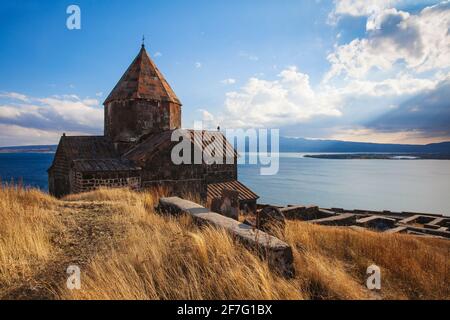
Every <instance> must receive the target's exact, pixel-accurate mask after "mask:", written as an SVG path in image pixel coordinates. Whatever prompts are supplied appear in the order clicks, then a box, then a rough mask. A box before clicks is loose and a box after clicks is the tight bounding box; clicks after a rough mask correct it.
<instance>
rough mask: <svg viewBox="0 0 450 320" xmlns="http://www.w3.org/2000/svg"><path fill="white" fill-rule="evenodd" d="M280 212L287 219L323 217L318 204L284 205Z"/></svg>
mask: <svg viewBox="0 0 450 320" xmlns="http://www.w3.org/2000/svg"><path fill="white" fill-rule="evenodd" d="M280 212H281V213H282V214H283V215H284V217H285V218H286V219H292V220H312V219H318V218H321V216H319V215H320V212H319V207H318V206H293V207H284V208H281V209H280Z"/></svg>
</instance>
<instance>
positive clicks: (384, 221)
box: [356, 215, 396, 231]
mask: <svg viewBox="0 0 450 320" xmlns="http://www.w3.org/2000/svg"><path fill="white" fill-rule="evenodd" d="M356 223H357V224H358V225H360V226H363V227H365V228H370V229H375V230H380V231H383V230H387V229H391V228H393V227H394V226H395V223H396V220H395V219H391V218H386V217H381V216H376V215H374V216H368V217H365V218H361V219H358V220H356Z"/></svg>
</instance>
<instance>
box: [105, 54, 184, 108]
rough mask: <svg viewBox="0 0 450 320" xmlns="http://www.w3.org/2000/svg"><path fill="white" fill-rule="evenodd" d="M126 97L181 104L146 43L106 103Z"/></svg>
mask: <svg viewBox="0 0 450 320" xmlns="http://www.w3.org/2000/svg"><path fill="white" fill-rule="evenodd" d="M126 99H146V100H160V101H168V102H173V103H177V104H179V105H181V102H180V100H179V99H178V98H177V96H176V94H175V92H174V91H173V90H172V88H171V87H170V85H169V83H168V82H167V81H166V79H165V78H164V76H163V75H162V73H161V72H160V71H159V69H158V67H156V65H155V63H154V62H153V61H152V59H151V58H150V57H149V56H148V54H147V51H146V50H145V47H144V45H142V48H141V50H140V51H139V54H138V55H137V57H136V58H135V59H134V60H133V62H132V63H131V65H130V66H129V67H128V69H127V71H125V73H124V75H123V76H122V78H121V79H120V80H119V82H118V83H117V84H116V86H115V87H114V89H113V90H112V91H111V93H110V94H109V96H108V97H107V98H106V100H105V102H104V104H106V103H108V102H110V101H113V100H126Z"/></svg>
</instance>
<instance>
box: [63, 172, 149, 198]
mask: <svg viewBox="0 0 450 320" xmlns="http://www.w3.org/2000/svg"><path fill="white" fill-rule="evenodd" d="M70 180H71V186H72V192H73V193H78V192H86V191H91V190H95V189H98V188H100V187H108V188H124V187H128V188H131V189H133V190H139V189H140V187H141V178H140V176H139V175H138V173H136V172H126V171H124V172H97V173H82V172H77V171H75V170H72V171H71V175H70Z"/></svg>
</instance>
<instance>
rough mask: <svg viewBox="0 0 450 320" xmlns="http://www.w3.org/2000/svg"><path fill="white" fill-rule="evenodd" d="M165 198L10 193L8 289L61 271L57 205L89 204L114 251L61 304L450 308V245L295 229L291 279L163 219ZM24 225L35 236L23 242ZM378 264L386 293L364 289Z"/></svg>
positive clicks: (183, 220)
mask: <svg viewBox="0 0 450 320" xmlns="http://www.w3.org/2000/svg"><path fill="white" fill-rule="evenodd" d="M162 194H164V190H158V191H155V192H145V193H136V192H133V191H130V190H120V189H113V190H107V189H103V190H97V191H93V192H89V193H85V194H79V195H71V196H68V197H67V198H65V199H63V200H62V201H57V200H54V199H53V198H51V197H49V196H47V195H44V194H42V193H40V192H38V191H34V190H30V191H23V190H13V189H11V188H9V189H8V188H7V189H6V190H5V189H4V190H2V192H1V193H0V200H1V203H2V207H1V208H2V210H1V211H2V212H1V213H0V215H1V219H2V220H1V221H0V232H1V242H0V252H1V253H0V259H2V260H1V261H9V264H8V263H7V264H4V263H2V264H1V266H0V268H2V269H0V270H1V275H0V281H2V282H3V284H4V286H6V287H7V286H8V285H11V284H12V283H13V282H14V281H15V280H16V279H17V274H18V272H21V271H19V269H20V268H17V265H21V266H23V267H24V268H23V270H25V271H27V270H28V272H29V271H30V270H32V269H33V265H34V262H35V261H37V260H39V261H42V262H44V263H53V262H52V260H51V259H52V254H51V253H52V251H53V250H57V248H55V247H52V245H51V243H50V242H49V240H48V239H49V236H50V234H51V232H52V231H51V229H52V228H53V229H55V228H56V227H57V226H58V223H59V222H58V219H57V218H56V215H54V213H52V210H53V209H52V206H63V207H64V206H65V205H67V204H69V203H75V204H76V203H80V204H81V203H83V204H86V203H88V204H89V205H92V206H93V207H94V208H100V209H101V208H103V209H102V210H103V211H105V212H107V213H108V215H106V216H105V217H106V218H105V219H106V220H102V221H109V228H110V230H112V232H113V242H112V244H111V246H110V247H108V250H107V251H102V252H100V253H97V254H96V255H94V256H93V257H91V259H89V261H88V263H87V264H86V265H84V266H83V267H82V270H81V272H82V275H81V277H82V278H81V280H82V288H81V290H68V289H66V288H65V286H64V284H65V279H62V280H61V286H60V287H59V290H58V291H57V296H56V298H60V299H378V298H385V299H386V298H389V299H450V280H449V279H450V265H449V261H450V259H449V258H450V241H448V240H439V239H429V238H419V237H415V236H408V235H388V234H382V233H375V232H370V231H355V230H351V229H348V228H334V227H322V226H316V225H310V224H307V223H304V222H293V221H289V222H288V223H287V226H286V229H285V230H284V232H280V234H279V236H280V237H281V238H283V239H284V240H285V241H286V242H288V243H289V244H291V246H292V247H293V250H294V263H295V268H296V276H295V278H293V279H284V278H282V277H280V276H278V275H277V274H276V273H274V272H272V271H270V270H269V268H268V265H267V262H266V261H264V260H262V259H260V258H259V257H258V256H257V255H255V254H254V253H253V252H251V251H249V250H247V249H245V248H243V247H242V246H241V245H240V244H238V243H236V242H235V241H233V239H232V238H231V237H230V236H229V235H228V234H226V233H225V232H224V231H222V230H217V229H214V228H212V227H198V226H196V225H195V224H193V223H192V221H191V219H190V218H189V217H186V216H183V217H178V218H174V217H169V216H161V215H158V214H156V213H155V212H154V206H155V205H156V204H157V201H158V198H159V196H160V195H162ZM18 203H20V205H19V204H18ZM5 208H7V209H5ZM7 210H9V211H8V212H9V213H7V214H6V215H5V212H6V211H7ZM102 210H97V211H96V213H95V214H100V212H102ZM3 215H5V217H7V219H5V218H4V216H3ZM53 220H54V221H53ZM4 221H6V222H4ZM93 221H95V220H93ZM31 222H33V223H31ZM17 225H21V227H20V228H25V230H27V232H26V233H27V234H26V235H15V234H16V233H19V230H18V229H17ZM118 226H120V228H119V227H118ZM66 227H67V228H76V226H66ZM13 234H14V235H13ZM4 235H9V237H13V238H14V237H16V238H14V240H12V239H13V238H8V241H4V239H6V238H4ZM28 237H31V238H32V239H34V240H36V241H37V242H34V240H33V241H32V242H30V240H29V239H28V240H27V239H26V238H28ZM32 243H38V244H39V245H38V247H36V245H34V246H33V245H31V244H32ZM19 252H21V253H20V254H19ZM93 252H95V250H94V251H93ZM5 253H6V255H5ZM5 257H6V258H5ZM16 258H18V259H19V260H20V263H12V262H11V261H16V260H14V259H16ZM8 259H9V260H8ZM19 260H17V261H19ZM371 264H376V265H378V266H379V267H380V268H381V273H382V274H381V277H382V289H381V290H380V291H379V292H373V291H369V290H368V289H366V287H365V281H366V278H367V275H366V274H365V272H366V268H367V267H368V266H369V265H371ZM30 274H31V273H30ZM1 288H2V287H1V286H0V291H1ZM0 293H1V292H0Z"/></svg>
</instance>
